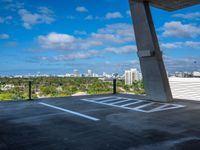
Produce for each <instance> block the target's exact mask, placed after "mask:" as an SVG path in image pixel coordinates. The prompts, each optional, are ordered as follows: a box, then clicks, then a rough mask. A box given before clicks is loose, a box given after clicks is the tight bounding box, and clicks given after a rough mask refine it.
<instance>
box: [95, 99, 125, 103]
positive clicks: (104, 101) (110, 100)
mask: <svg viewBox="0 0 200 150" xmlns="http://www.w3.org/2000/svg"><path fill="white" fill-rule="evenodd" d="M119 100H121V98H116V99H108V100H103V101H99V103H106V102H112V101H119Z"/></svg>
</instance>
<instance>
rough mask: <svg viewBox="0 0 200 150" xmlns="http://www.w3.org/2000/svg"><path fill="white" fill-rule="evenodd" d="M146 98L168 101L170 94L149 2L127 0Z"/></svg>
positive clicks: (170, 98) (170, 97) (170, 99)
mask: <svg viewBox="0 0 200 150" xmlns="http://www.w3.org/2000/svg"><path fill="white" fill-rule="evenodd" d="M129 2H130V8H131V15H132V19H133V26H134V31H135V38H136V44H137V48H138V56H139V60H140V66H141V71H142V75H143V80H144V87H145V93H146V94H147V98H148V99H151V100H155V101H162V102H170V101H172V94H171V90H170V86H169V81H168V77H167V74H166V70H165V66H164V63H163V58H162V53H161V51H160V47H159V43H158V39H157V36H156V32H155V28H154V24H153V20H152V16H151V11H150V8H149V2H147V1H146V2H144V1H134V0H129Z"/></svg>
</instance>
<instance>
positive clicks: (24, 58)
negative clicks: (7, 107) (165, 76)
mask: <svg viewBox="0 0 200 150" xmlns="http://www.w3.org/2000/svg"><path fill="white" fill-rule="evenodd" d="M0 6H1V9H0V13H1V15H0V26H1V28H0V68H1V69H0V75H16V74H22V75H25V74H28V73H31V74H36V73H37V72H41V73H43V74H64V73H66V72H73V70H74V68H76V69H78V70H79V71H80V72H85V71H87V70H88V69H90V70H93V71H94V72H96V73H101V72H107V73H114V72H118V73H123V72H124V71H125V70H127V69H130V68H137V69H138V70H139V69H140V68H139V62H138V57H137V53H136V50H137V48H136V43H135V40H134V31H133V27H132V21H131V17H130V11H129V5H128V1H123V3H122V1H120V0H115V1H114V0H102V1H98V2H96V1H95V2H94V1H92V0H89V1H87V2H84V1H80V0H75V1H70V5H69V1H61V2H60V3H57V2H55V1H53V0H49V1H48V3H46V2H43V1H31V0H27V1H14V0H1V1H0ZM102 8H104V9H102ZM199 8H200V6H199V5H197V6H193V7H190V8H186V9H182V10H179V11H176V12H165V11H162V10H159V9H156V8H152V14H153V18H155V19H154V20H155V27H156V29H157V34H158V39H159V42H160V46H161V49H162V51H163V56H164V60H165V64H166V68H167V71H168V72H175V71H195V70H199V69H200V61H199V60H200V27H199V23H200V11H199Z"/></svg>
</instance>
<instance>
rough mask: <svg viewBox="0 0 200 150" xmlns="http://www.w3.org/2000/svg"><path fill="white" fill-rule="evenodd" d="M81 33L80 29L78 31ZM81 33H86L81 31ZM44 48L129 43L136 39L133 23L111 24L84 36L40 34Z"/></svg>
mask: <svg viewBox="0 0 200 150" xmlns="http://www.w3.org/2000/svg"><path fill="white" fill-rule="evenodd" d="M76 34H80V31H76ZM81 34H85V32H84V33H82V32H81ZM37 39H38V42H39V44H40V45H41V47H42V48H46V49H55V50H82V49H84V50H85V49H88V48H92V47H95V49H96V48H97V47H98V46H101V48H102V47H107V46H111V45H113V44H114V45H115V44H117V45H119V44H127V43H129V42H133V41H134V32H133V28H132V25H131V24H123V23H121V24H120V23H119V24H111V25H107V26H106V27H104V28H100V29H99V30H97V32H94V33H91V34H87V36H85V37H84V38H80V37H74V36H72V35H68V34H63V33H56V32H52V33H49V34H48V35H40V36H38V38H37Z"/></svg>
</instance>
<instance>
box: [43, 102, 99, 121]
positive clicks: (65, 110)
mask: <svg viewBox="0 0 200 150" xmlns="http://www.w3.org/2000/svg"><path fill="white" fill-rule="evenodd" d="M39 104H41V105H44V106H47V107H51V108H54V109H58V110H61V111H64V112H67V113H70V114H73V115H76V116H80V117H83V118H86V119H89V120H92V121H99V120H100V119H98V118H94V117H91V116H88V115H84V114H81V113H78V112H75V111H71V110H67V109H64V108H61V107H57V106H54V105H50V104H47V103H42V102H40V103H39Z"/></svg>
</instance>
